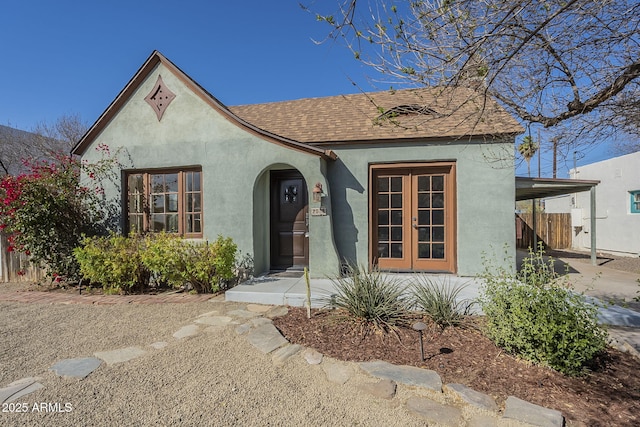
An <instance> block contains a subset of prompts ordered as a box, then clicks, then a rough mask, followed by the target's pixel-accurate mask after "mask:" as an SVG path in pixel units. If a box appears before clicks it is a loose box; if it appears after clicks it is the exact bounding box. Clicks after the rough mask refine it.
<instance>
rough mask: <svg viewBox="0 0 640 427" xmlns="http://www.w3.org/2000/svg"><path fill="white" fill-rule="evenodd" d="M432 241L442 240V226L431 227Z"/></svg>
mask: <svg viewBox="0 0 640 427" xmlns="http://www.w3.org/2000/svg"><path fill="white" fill-rule="evenodd" d="M432 241H434V242H444V227H433V237H432Z"/></svg>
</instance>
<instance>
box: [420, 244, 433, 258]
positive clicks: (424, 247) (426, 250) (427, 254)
mask: <svg viewBox="0 0 640 427" xmlns="http://www.w3.org/2000/svg"><path fill="white" fill-rule="evenodd" d="M418 258H431V245H429V244H428V243H418Z"/></svg>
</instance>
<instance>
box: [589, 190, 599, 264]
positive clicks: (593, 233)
mask: <svg viewBox="0 0 640 427" xmlns="http://www.w3.org/2000/svg"><path fill="white" fill-rule="evenodd" d="M589 193H590V194H589V196H590V197H589V198H590V205H591V227H590V228H591V265H597V264H598V257H597V256H596V187H595V185H594V186H593V187H591V190H589Z"/></svg>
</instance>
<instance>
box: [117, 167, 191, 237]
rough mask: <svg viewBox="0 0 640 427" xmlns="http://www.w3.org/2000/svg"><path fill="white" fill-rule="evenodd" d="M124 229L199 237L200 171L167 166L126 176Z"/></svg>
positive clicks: (130, 173)
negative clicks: (125, 224) (167, 167)
mask: <svg viewBox="0 0 640 427" xmlns="http://www.w3.org/2000/svg"><path fill="white" fill-rule="evenodd" d="M126 183H127V231H129V232H136V233H147V232H151V233H158V232H163V231H164V232H166V233H175V234H179V235H181V236H187V237H202V171H201V170H200V169H170V170H155V171H133V172H128V173H127V175H126Z"/></svg>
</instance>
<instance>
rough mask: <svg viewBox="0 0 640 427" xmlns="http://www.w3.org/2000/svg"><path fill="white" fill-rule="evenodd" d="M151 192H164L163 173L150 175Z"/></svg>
mask: <svg viewBox="0 0 640 427" xmlns="http://www.w3.org/2000/svg"><path fill="white" fill-rule="evenodd" d="M151 192H152V193H164V175H157V174H156V175H151Z"/></svg>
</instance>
